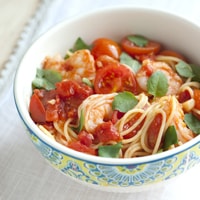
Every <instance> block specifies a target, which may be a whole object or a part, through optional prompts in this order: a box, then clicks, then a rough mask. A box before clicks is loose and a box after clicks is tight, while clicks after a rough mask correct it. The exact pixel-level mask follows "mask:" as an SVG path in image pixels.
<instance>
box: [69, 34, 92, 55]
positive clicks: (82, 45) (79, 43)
mask: <svg viewBox="0 0 200 200" xmlns="http://www.w3.org/2000/svg"><path fill="white" fill-rule="evenodd" d="M81 49H90V46H89V45H88V44H86V43H85V42H84V41H83V39H82V38H80V37H78V38H77V40H76V41H75V43H74V46H73V48H72V52H75V51H77V50H81Z"/></svg>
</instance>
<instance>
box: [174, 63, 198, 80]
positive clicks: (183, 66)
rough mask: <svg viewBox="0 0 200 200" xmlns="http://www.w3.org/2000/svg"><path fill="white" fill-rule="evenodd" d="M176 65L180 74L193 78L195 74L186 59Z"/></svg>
mask: <svg viewBox="0 0 200 200" xmlns="http://www.w3.org/2000/svg"><path fill="white" fill-rule="evenodd" d="M175 67H176V71H177V72H178V74H179V75H180V76H182V77H185V78H191V77H193V76H194V73H193V71H192V68H191V66H190V65H189V64H188V63H186V62H184V61H180V62H178V63H177V64H176V66H175Z"/></svg>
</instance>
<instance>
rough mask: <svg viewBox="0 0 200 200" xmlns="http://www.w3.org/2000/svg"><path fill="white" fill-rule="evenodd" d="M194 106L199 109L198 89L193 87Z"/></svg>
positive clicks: (199, 96) (199, 91)
mask: <svg viewBox="0 0 200 200" xmlns="http://www.w3.org/2000/svg"><path fill="white" fill-rule="evenodd" d="M193 98H194V100H195V108H196V109H199V110H200V90H199V89H194V97H193Z"/></svg>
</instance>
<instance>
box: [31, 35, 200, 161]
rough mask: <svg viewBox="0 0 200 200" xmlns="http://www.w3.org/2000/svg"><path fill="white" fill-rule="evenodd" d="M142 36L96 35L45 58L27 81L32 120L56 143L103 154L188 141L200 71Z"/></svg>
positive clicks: (199, 106) (199, 99)
mask: <svg viewBox="0 0 200 200" xmlns="http://www.w3.org/2000/svg"><path fill="white" fill-rule="evenodd" d="M130 37H131V40H130ZM137 37H139V38H140V39H144V41H143V45H142V46H141V44H140V43H138V42H137V41H138V40H134V39H135V38H136V39H138V38H137ZM80 40H81V43H82V44H83V43H84V41H83V40H82V39H80V38H78V40H77V41H76V42H80ZM134 41H135V42H134ZM148 41H149V40H148V39H147V38H144V37H143V36H139V35H131V36H126V37H125V38H124V39H122V41H121V42H119V44H118V43H116V42H114V41H112V40H110V39H107V38H98V39H97V40H95V41H94V42H93V43H92V47H91V45H88V46H86V44H85V43H84V48H80V49H75V48H74V49H72V50H70V51H68V53H67V55H66V57H65V58H62V57H61V56H54V57H50V56H48V57H46V58H45V59H44V62H43V64H42V69H41V70H39V71H37V75H36V79H35V80H33V94H32V96H31V99H30V105H29V110H30V115H31V117H32V119H33V121H34V122H35V123H36V124H37V125H38V127H39V128H40V130H41V131H42V132H43V133H44V134H46V135H47V136H48V137H50V138H51V139H53V140H55V141H56V142H59V143H60V144H62V145H64V146H66V147H69V148H72V149H74V150H77V151H80V152H84V153H87V154H91V155H95V156H103V157H117V158H134V157H141V156H147V155H152V154H156V153H159V152H162V151H167V150H170V149H173V148H176V147H178V146H180V145H183V144H184V143H186V142H188V141H190V140H192V139H193V138H194V137H196V136H197V135H198V134H199V131H198V128H195V127H199V126H200V121H199V120H200V83H199V82H198V79H199V77H197V76H196V75H195V74H194V73H193V65H190V64H188V62H186V61H185V60H186V59H185V58H183V57H182V56H180V54H178V53H176V52H173V51H167V52H168V55H167V54H166V51H165V53H162V47H161V44H159V43H156V42H154V48H150V50H149V45H150V44H152V42H151V43H148ZM130 43H132V44H130ZM133 44H134V45H133ZM109 45H110V46H112V48H110V46H109ZM128 45H129V46H128ZM169 52H170V53H169ZM194 121H195V126H194V124H193V122H194Z"/></svg>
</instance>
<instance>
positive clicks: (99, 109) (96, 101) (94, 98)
mask: <svg viewBox="0 0 200 200" xmlns="http://www.w3.org/2000/svg"><path fill="white" fill-rule="evenodd" d="M115 95H116V93H112V94H94V95H91V96H89V97H88V98H87V99H85V100H84V101H83V102H82V104H81V105H80V106H79V109H78V115H79V117H80V115H81V112H82V111H83V113H84V121H85V122H84V127H85V129H86V131H88V132H90V133H94V130H95V128H96V127H97V126H98V125H99V124H101V123H103V122H104V121H108V120H109V119H111V117H112V113H113V110H112V102H113V99H114V97H115Z"/></svg>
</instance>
